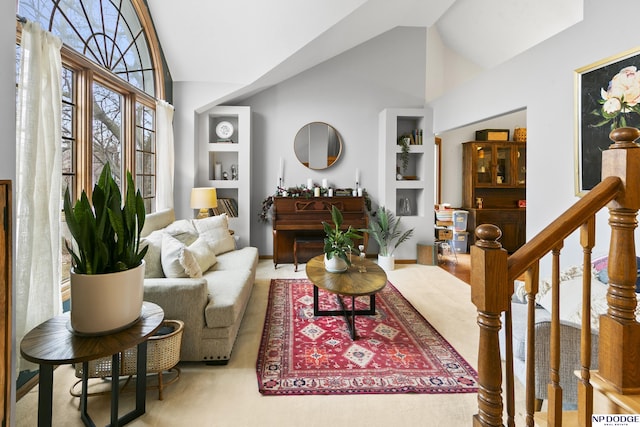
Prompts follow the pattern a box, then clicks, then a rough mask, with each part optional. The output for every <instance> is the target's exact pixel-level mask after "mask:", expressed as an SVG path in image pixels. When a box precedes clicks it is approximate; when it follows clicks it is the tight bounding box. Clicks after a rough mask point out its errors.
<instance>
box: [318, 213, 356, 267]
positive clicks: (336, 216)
mask: <svg viewBox="0 0 640 427" xmlns="http://www.w3.org/2000/svg"><path fill="white" fill-rule="evenodd" d="M331 220H332V222H333V224H329V223H328V222H326V221H322V226H323V228H324V232H325V235H326V236H325V238H324V267H325V269H326V270H327V271H328V272H330V273H342V272H344V271H347V269H348V268H349V266H350V265H351V259H350V255H351V254H355V255H359V254H360V251H359V250H358V248H356V247H355V245H354V243H353V240H354V239H361V238H362V235H361V234H360V233H358V232H357V230H355V229H353V228H352V227H351V226H349V227H348V228H347V229H346V230H342V229H341V227H342V222H343V221H344V218H343V216H342V212H340V209H338V208H337V207H336V206H335V205H333V206H332V207H331Z"/></svg>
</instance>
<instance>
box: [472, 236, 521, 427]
mask: <svg viewBox="0 0 640 427" xmlns="http://www.w3.org/2000/svg"><path fill="white" fill-rule="evenodd" d="M475 232H476V237H477V241H476V244H475V245H474V246H472V247H471V301H472V302H473V304H475V306H476V307H477V309H478V326H479V327H480V342H479V343H478V383H479V386H478V413H477V414H476V415H474V417H473V425H474V426H476V427H488V426H502V425H503V424H502V408H503V404H502V362H501V360H500V345H499V341H498V332H499V331H500V327H501V321H500V314H501V313H502V312H503V311H505V310H507V308H508V305H509V301H510V299H511V294H513V283H512V284H511V286H509V284H508V283H507V256H508V255H507V251H506V250H504V249H502V245H501V244H500V242H498V239H499V238H500V236H502V232H501V231H500V229H499V228H498V227H496V226H495V225H492V224H482V225H480V226H479V227H478V228H476V231H475Z"/></svg>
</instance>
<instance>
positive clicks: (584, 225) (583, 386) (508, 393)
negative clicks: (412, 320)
mask: <svg viewBox="0 0 640 427" xmlns="http://www.w3.org/2000/svg"><path fill="white" fill-rule="evenodd" d="M639 137H640V131H639V130H638V129H635V128H620V129H616V130H614V131H612V132H611V134H610V138H611V140H612V141H614V143H613V144H612V145H611V146H610V147H609V149H608V150H606V151H604V152H603V156H602V157H603V161H602V181H601V182H600V183H599V184H598V185H597V186H596V187H594V188H593V189H592V190H591V191H589V192H588V193H587V194H586V195H585V196H583V197H582V198H581V199H580V200H578V201H577V202H576V203H575V204H574V205H573V206H571V207H570V208H569V209H568V210H567V211H565V212H564V213H563V214H562V215H560V216H559V217H558V218H557V219H556V220H554V221H553V222H552V223H551V224H549V225H548V226H547V227H546V228H544V229H543V230H542V231H541V232H540V233H538V234H537V235H536V236H534V237H533V238H532V239H531V240H529V241H528V242H527V243H526V244H525V245H523V246H522V247H521V248H520V249H518V250H517V251H516V252H515V253H513V254H512V255H511V256H509V255H508V254H507V252H506V251H505V250H504V249H503V248H502V246H501V244H500V243H499V238H500V237H501V231H500V229H499V228H498V227H496V226H494V225H490V224H483V225H480V226H479V227H478V228H477V229H476V231H475V233H476V236H477V241H476V244H475V245H474V246H472V248H471V300H472V302H473V303H474V304H475V305H476V307H477V309H478V326H479V328H480V337H479V343H478V383H479V387H478V413H477V414H476V415H474V418H473V425H474V426H478V427H480V426H481V427H489V426H502V425H504V424H503V416H504V414H503V397H502V386H503V384H502V361H501V357H500V347H499V331H500V329H501V327H502V321H501V314H502V313H503V312H504V313H505V325H504V327H505V337H506V341H505V342H506V344H505V347H506V363H505V365H506V368H505V369H506V375H505V376H506V382H505V399H506V406H507V411H506V425H508V426H513V425H515V407H514V406H515V405H514V400H515V399H514V372H513V345H512V337H511V296H512V294H513V291H514V286H513V285H514V280H516V279H517V278H519V277H521V276H522V275H524V277H525V290H526V293H527V304H528V306H527V313H528V314H527V349H526V352H527V354H526V368H525V369H526V378H527V379H526V384H525V394H526V397H525V402H526V403H525V411H526V415H525V423H526V425H527V426H533V425H534V411H535V410H537V409H539V408H537V407H536V401H535V400H536V399H535V389H534V375H535V372H534V348H535V341H534V324H535V296H536V294H537V293H538V275H539V273H538V272H539V263H540V260H541V259H542V258H543V257H545V256H546V255H547V254H549V253H551V255H552V280H551V281H552V283H551V292H552V294H551V295H552V297H551V298H552V301H553V303H552V313H551V334H550V335H551V338H550V341H551V342H550V349H551V354H550V372H549V378H550V381H549V384H548V386H547V398H548V404H547V407H548V411H547V420H546V421H547V425H549V426H561V425H562V388H561V386H560V381H559V369H560V352H561V351H562V349H561V347H560V318H559V302H560V290H559V286H560V280H559V277H560V268H559V266H560V252H561V249H562V247H563V245H564V241H565V239H566V238H567V237H568V236H569V235H571V234H572V233H574V232H575V231H577V230H579V231H580V245H581V246H582V249H583V253H584V257H583V292H582V325H581V327H582V330H581V345H580V347H581V350H580V352H581V353H580V358H581V369H580V377H579V378H576V381H578V420H579V425H581V426H590V425H591V418H590V417H591V414H592V413H593V388H592V387H591V384H590V375H591V372H590V368H591V367H590V361H591V335H590V331H591V326H590V317H591V315H590V305H591V296H590V295H591V251H592V248H593V247H594V245H595V222H596V221H595V215H596V213H597V212H598V211H600V210H601V209H602V208H603V207H605V206H607V207H608V209H609V226H610V229H611V239H610V249H609V259H608V273H609V286H608V291H607V304H608V311H607V313H606V314H605V315H603V316H601V318H600V330H599V350H598V357H599V371H598V374H597V375H599V377H601V379H602V380H604V381H605V382H607V383H609V384H611V385H612V386H613V387H614V388H616V389H618V390H620V391H621V392H623V393H624V392H627V393H637V391H638V390H639V389H640V352H638V351H637V348H639V346H640V324H639V323H638V322H636V320H635V315H634V311H635V307H636V296H635V281H636V274H637V273H636V254H635V240H634V230H635V228H636V226H637V222H636V215H637V212H638V209H640V145H638V144H637V143H635V142H634V141H635V140H636V139H638V138H639Z"/></svg>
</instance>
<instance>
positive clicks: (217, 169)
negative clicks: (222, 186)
mask: <svg viewBox="0 0 640 427" xmlns="http://www.w3.org/2000/svg"><path fill="white" fill-rule="evenodd" d="M213 179H222V163H219V162H216V166H215V170H214V174H213Z"/></svg>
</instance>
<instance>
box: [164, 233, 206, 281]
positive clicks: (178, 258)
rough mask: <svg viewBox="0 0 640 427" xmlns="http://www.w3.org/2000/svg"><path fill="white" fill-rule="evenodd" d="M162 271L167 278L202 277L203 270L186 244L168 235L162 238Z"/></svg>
mask: <svg viewBox="0 0 640 427" xmlns="http://www.w3.org/2000/svg"><path fill="white" fill-rule="evenodd" d="M161 258H162V270H163V271H164V275H165V276H166V277H202V270H201V269H200V266H199V265H198V262H197V261H196V258H195V257H194V256H193V254H192V253H191V251H189V250H188V249H187V247H186V246H185V244H184V243H182V242H181V241H179V240H178V239H176V238H175V237H173V236H171V235H169V234H166V233H165V235H164V236H163V237H162V255H161Z"/></svg>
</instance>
